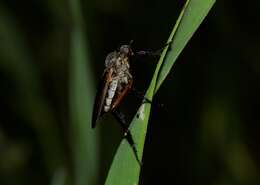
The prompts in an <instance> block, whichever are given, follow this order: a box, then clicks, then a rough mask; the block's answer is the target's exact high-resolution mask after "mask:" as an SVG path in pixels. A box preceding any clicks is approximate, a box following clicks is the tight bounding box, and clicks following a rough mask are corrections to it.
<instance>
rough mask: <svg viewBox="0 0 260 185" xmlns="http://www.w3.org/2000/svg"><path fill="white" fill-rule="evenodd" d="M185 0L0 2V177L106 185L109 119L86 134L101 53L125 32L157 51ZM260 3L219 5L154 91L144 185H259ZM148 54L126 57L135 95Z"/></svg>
mask: <svg viewBox="0 0 260 185" xmlns="http://www.w3.org/2000/svg"><path fill="white" fill-rule="evenodd" d="M183 3H184V1H177V0H176V1H172V0H165V1H164V3H162V1H158V0H150V1H148V0H139V1H137V0H132V1H130V0H125V1H119V0H111V1H104V0H97V1H81V2H80V1H73V0H71V1H63V0H57V1H51V0H49V1H42V0H38V1H33V0H27V1H17V0H2V1H1V2H0V82H1V87H0V88H1V92H0V94H1V96H0V97H1V117H0V184H1V185H25V184H26V185H28V184H39V185H41V184H54V185H62V184H79V185H81V184H104V181H105V177H106V175H107V171H108V168H109V165H110V164H111V161H112V157H113V155H114V153H115V150H116V148H117V146H118V144H119V142H120V140H121V137H122V133H121V132H120V129H119V126H118V125H117V124H116V123H115V120H113V119H111V117H110V116H109V115H108V116H105V117H104V119H102V120H101V121H100V122H101V123H99V125H98V128H97V129H95V130H90V122H89V120H90V115H91V112H90V111H91V107H92V104H93V97H94V94H95V87H96V85H97V81H98V78H99V76H100V75H101V74H102V70H103V65H104V58H105V56H106V54H107V53H108V52H110V51H111V50H114V49H115V48H116V47H117V46H119V45H121V44H124V43H128V42H129V40H131V39H133V40H134V46H133V47H134V49H136V50H139V49H149V50H154V49H158V48H160V47H161V46H162V45H163V43H164V42H165V41H166V39H167V38H168V35H169V33H170V31H171V28H172V26H173V24H174V23H175V20H176V18H177V15H178V14H179V12H180V9H181V7H182V5H183ZM158 7H160V8H158ZM172 7H176V11H174V12H173V11H172ZM259 7H260V2H259V1H256V0H254V1H250V3H247V2H244V1H235V2H232V1H218V2H217V3H216V6H215V7H214V8H213V11H212V12H211V13H210V14H209V16H208V17H207V19H206V21H205V22H204V23H203V24H202V25H201V27H200V29H199V32H197V33H196V34H195V36H194V37H193V38H192V40H191V42H190V43H189V44H188V47H187V48H186V49H185V50H184V52H183V53H182V55H181V56H180V57H179V59H178V61H177V63H176V64H175V66H174V67H175V69H174V70H175V73H173V74H171V75H170V76H169V77H168V78H167V80H166V83H165V84H163V86H162V87H161V90H160V92H158V95H157V96H156V100H157V101H159V102H161V103H163V104H164V107H163V108H157V107H154V108H153V110H152V117H151V119H150V121H151V123H150V126H149V129H148V138H147V141H146V145H145V151H144V165H143V169H142V177H141V184H185V185H186V184H187V185H194V184H207V185H209V184H212V185H251V184H252V185H255V184H259V183H260V177H259V170H260V169H259V167H260V158H259V156H260V151H259V142H258V141H259V139H260V138H259V130H260V126H259V125H260V124H259V122H260V119H259V111H258V106H259V105H260V98H259V94H260V87H259V85H257V84H259V79H260V63H259V58H260V57H259V52H258V51H259V49H260V46H259V43H260V42H259V40H260V39H259V36H258V34H259V29H260V26H259V18H260V14H259V11H258V9H259ZM152 61H157V59H152V58H148V59H140V60H138V61H136V62H134V63H133V69H134V72H135V76H136V79H135V80H136V82H135V83H136V86H137V88H138V89H140V90H141V91H145V90H146V88H147V85H148V82H149V81H150V79H151V75H152V73H153V70H154V67H155V64H154V63H153V62H152ZM144 70H145V71H146V73H143V71H144ZM129 99H130V100H126V102H125V104H124V105H123V107H122V109H123V110H124V112H126V113H127V117H128V118H129V120H130V118H131V116H132V113H133V112H136V108H137V107H138V105H139V104H140V102H138V101H136V100H135V99H134V98H132V97H129ZM130 102H132V103H130ZM169 146H171V147H169Z"/></svg>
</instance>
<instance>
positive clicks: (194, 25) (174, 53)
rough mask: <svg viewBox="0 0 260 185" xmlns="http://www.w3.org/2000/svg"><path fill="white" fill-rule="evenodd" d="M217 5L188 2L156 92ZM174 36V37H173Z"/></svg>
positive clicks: (204, 0) (206, 1)
mask: <svg viewBox="0 0 260 185" xmlns="http://www.w3.org/2000/svg"><path fill="white" fill-rule="evenodd" d="M214 3H215V0H190V1H187V3H186V5H185V7H184V9H183V11H182V12H181V16H180V17H179V19H178V21H177V24H178V26H177V27H176V26H175V29H174V30H173V32H172V34H171V36H170V38H169V40H172V41H173V42H172V44H171V50H170V51H168V52H167V57H166V58H165V60H164V64H163V66H162V68H161V72H160V74H159V77H158V80H157V85H156V91H158V89H159V87H160V86H161V84H162V82H163V81H164V80H165V78H166V76H167V75H168V73H169V72H170V70H171V68H172V66H173V64H174V63H175V61H176V59H177V58H178V56H179V55H180V53H181V51H182V50H183V49H184V47H185V46H186V44H187V43H188V41H189V40H190V39H191V37H192V35H193V34H194V32H195V31H196V30H197V29H198V27H199V25H200V24H201V22H202V21H203V19H204V18H205V17H206V15H207V14H208V12H209V10H210V9H211V7H212V6H213V4H214ZM173 35H174V37H173Z"/></svg>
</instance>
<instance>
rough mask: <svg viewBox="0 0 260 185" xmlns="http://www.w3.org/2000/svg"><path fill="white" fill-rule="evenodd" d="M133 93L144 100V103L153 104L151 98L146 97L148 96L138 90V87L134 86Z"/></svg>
mask: <svg viewBox="0 0 260 185" xmlns="http://www.w3.org/2000/svg"><path fill="white" fill-rule="evenodd" d="M131 93H132V94H133V95H134V96H136V97H137V98H139V99H141V100H143V103H151V104H152V101H151V100H149V99H148V98H146V97H145V96H144V93H142V92H140V91H138V90H137V89H135V88H132V89H131Z"/></svg>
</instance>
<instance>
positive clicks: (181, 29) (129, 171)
mask: <svg viewBox="0 0 260 185" xmlns="http://www.w3.org/2000/svg"><path fill="white" fill-rule="evenodd" d="M214 2H215V1H214V0H187V1H186V3H185V5H184V8H183V9H182V11H181V13H180V16H179V18H178V20H177V22H176V24H175V26H174V28H173V30H172V33H171V35H170V37H169V39H168V41H171V40H172V41H173V42H172V43H171V50H168V48H169V47H168V46H167V47H166V48H165V49H164V51H163V53H162V55H161V57H160V59H159V62H158V64H157V67H156V70H155V73H154V75H153V79H152V81H151V84H150V86H149V88H148V91H147V93H146V97H147V98H149V99H151V100H152V98H153V96H154V94H155V92H157V91H158V89H159V87H160V85H161V84H162V82H163V81H164V79H165V78H166V76H167V75H168V73H169V71H170V69H171V67H172V65H173V64H174V62H175V61H176V59H177V57H178V55H179V54H180V52H181V51H182V50H183V48H184V46H185V45H186V44H187V42H188V40H189V39H190V38H191V36H192V34H193V33H194V32H195V31H196V29H197V28H198V26H199V25H200V23H201V22H202V20H203V19H204V18H205V17H206V15H207V13H208V11H209V10H210V8H211V7H212V5H213V4H214ZM150 109H151V105H150V104H143V105H142V106H141V107H140V108H139V110H138V112H137V114H138V115H139V118H137V116H135V117H134V119H133V121H132V123H131V125H130V130H131V133H132V135H133V137H134V141H135V142H136V147H137V150H138V156H139V158H140V159H141V158H142V154H143V148H144V142H145V136H146V131H147V125H148V120H149V115H150ZM139 174H140V165H139V164H138V162H137V160H136V158H135V156H134V154H133V150H132V148H131V147H130V145H129V144H128V143H127V141H126V140H125V139H123V140H122V142H121V144H120V146H119V148H118V150H117V153H116V155H115V157H114V161H113V163H112V165H111V168H110V170H109V173H108V176H107V179H106V183H105V184H106V185H137V184H138V182H139Z"/></svg>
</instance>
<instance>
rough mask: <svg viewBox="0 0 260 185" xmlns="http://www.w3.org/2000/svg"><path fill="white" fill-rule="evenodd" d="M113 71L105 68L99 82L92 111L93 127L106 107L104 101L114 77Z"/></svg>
mask: <svg viewBox="0 0 260 185" xmlns="http://www.w3.org/2000/svg"><path fill="white" fill-rule="evenodd" d="M112 73H113V70H112V69H111V68H110V69H108V70H105V72H104V74H103V76H102V78H101V80H100V82H99V85H98V90H97V93H96V98H95V103H94V109H93V113H92V124H91V127H92V128H94V127H95V126H96V122H97V119H98V118H99V117H101V116H102V115H103V114H104V111H103V107H104V102H105V98H106V94H107V90H108V86H109V82H110V79H111V78H112Z"/></svg>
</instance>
